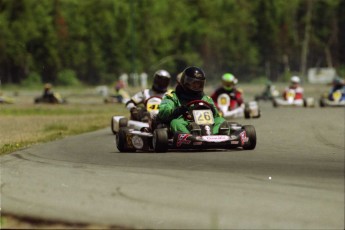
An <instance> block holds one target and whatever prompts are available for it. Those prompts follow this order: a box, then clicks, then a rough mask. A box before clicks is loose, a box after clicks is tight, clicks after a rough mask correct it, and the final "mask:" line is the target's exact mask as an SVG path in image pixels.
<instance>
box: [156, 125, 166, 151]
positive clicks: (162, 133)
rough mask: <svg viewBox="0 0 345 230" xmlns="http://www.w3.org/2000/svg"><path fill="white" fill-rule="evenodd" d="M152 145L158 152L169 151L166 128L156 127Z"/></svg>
mask: <svg viewBox="0 0 345 230" xmlns="http://www.w3.org/2000/svg"><path fill="white" fill-rule="evenodd" d="M152 147H153V149H154V151H155V152H156V153H165V152H167V151H168V133H167V130H166V129H164V128H162V129H155V131H154V132H153V138H152Z"/></svg>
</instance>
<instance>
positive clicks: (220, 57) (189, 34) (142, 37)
mask: <svg viewBox="0 0 345 230" xmlns="http://www.w3.org/2000/svg"><path fill="white" fill-rule="evenodd" d="M344 28H345V1H344V0H288V1H287V0H0V81H1V83H4V84H24V85H30V84H35V83H43V82H51V83H57V84H79V83H80V82H82V83H84V84H89V85H95V84H108V83H111V82H113V81H115V80H116V79H117V78H118V77H119V76H120V75H121V74H122V73H141V72H146V73H148V74H149V76H152V74H153V72H154V71H156V70H157V69H166V70H168V71H169V72H170V73H172V74H173V75H175V74H177V73H178V72H180V71H182V70H183V69H184V68H185V67H186V66H188V65H196V66H200V67H202V68H203V69H204V70H205V72H206V75H207V77H208V79H209V80H211V81H212V80H214V81H216V80H217V81H218V80H219V78H220V76H221V74H223V73H224V72H232V73H233V74H235V75H236V76H237V77H238V78H239V79H240V80H241V81H242V82H250V81H252V82H253V81H254V82H255V81H258V80H260V79H269V80H271V81H283V80H286V79H288V78H289V76H291V74H295V73H296V74H299V75H300V76H301V77H302V79H304V80H306V74H307V70H308V68H310V67H333V68H335V69H336V71H337V74H338V75H340V76H341V77H344V75H345V42H344V41H345V29H344Z"/></svg>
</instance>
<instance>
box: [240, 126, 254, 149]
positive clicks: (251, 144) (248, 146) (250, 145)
mask: <svg viewBox="0 0 345 230" xmlns="http://www.w3.org/2000/svg"><path fill="white" fill-rule="evenodd" d="M243 129H244V131H245V132H246V136H247V138H248V141H247V142H245V143H244V145H243V149H245V150H253V149H255V146H256V131H255V128H254V126H252V125H244V126H243Z"/></svg>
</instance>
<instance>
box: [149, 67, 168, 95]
mask: <svg viewBox="0 0 345 230" xmlns="http://www.w3.org/2000/svg"><path fill="white" fill-rule="evenodd" d="M170 78H171V77H170V74H169V72H168V71H166V70H163V69H161V70H158V71H156V72H155V74H154V75H153V85H152V89H153V90H154V91H157V92H162V93H164V92H166V91H167V90H168V86H169V83H170Z"/></svg>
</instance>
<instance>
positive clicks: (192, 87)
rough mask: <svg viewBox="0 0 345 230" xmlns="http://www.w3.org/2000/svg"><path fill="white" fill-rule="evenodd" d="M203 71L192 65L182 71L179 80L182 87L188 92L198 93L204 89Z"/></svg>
mask: <svg viewBox="0 0 345 230" xmlns="http://www.w3.org/2000/svg"><path fill="white" fill-rule="evenodd" d="M205 81H206V78H205V73H204V71H202V69H200V68H198V67H195V66H192V67H188V68H186V69H185V70H183V72H182V77H181V82H180V84H181V85H182V87H183V89H184V90H185V91H188V92H190V93H200V92H203V91H204V85H205Z"/></svg>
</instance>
